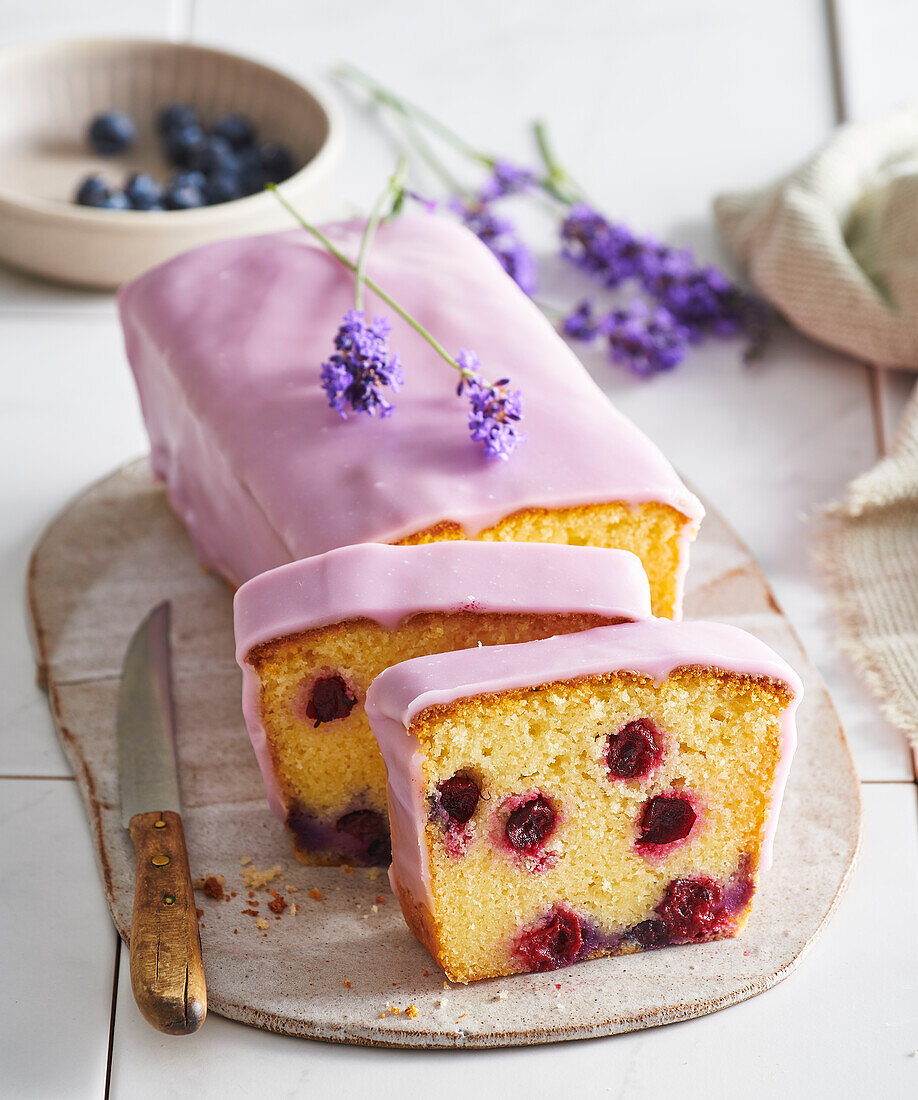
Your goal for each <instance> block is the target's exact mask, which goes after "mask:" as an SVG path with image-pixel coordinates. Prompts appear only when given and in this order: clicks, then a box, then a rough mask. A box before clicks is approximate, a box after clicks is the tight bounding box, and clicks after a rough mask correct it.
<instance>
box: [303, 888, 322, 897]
mask: <svg viewBox="0 0 918 1100" xmlns="http://www.w3.org/2000/svg"><path fill="white" fill-rule="evenodd" d="M306 897H308V898H312V900H313V901H321V900H322V891H321V890H317V889H316V888H315V886H313V888H312V889H311V890H310V891H309V893H308V894H307V895H306Z"/></svg>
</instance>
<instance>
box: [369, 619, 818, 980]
mask: <svg viewBox="0 0 918 1100" xmlns="http://www.w3.org/2000/svg"><path fill="white" fill-rule="evenodd" d="M801 691H802V689H801V686H800V682H799V680H798V678H797V676H796V675H795V674H794V672H793V671H792V670H791V669H790V668H789V667H788V666H787V665H786V664H785V663H784V662H783V661H782V660H781V659H780V658H779V657H778V656H777V655H776V654H774V653H773V652H772V651H771V650H770V649H768V647H767V646H765V645H764V644H763V643H761V642H759V641H758V640H757V639H755V638H753V637H751V636H750V635H748V634H746V633H744V632H743V631H740V630H737V629H736V628H733V627H728V626H723V625H718V624H712V623H670V622H667V621H665V620H659V619H657V620H649V621H646V622H639V623H632V624H624V625H620V626H614V627H603V628H599V629H595V630H590V631H587V632H584V633H582V634H578V635H568V636H564V637H555V638H551V639H547V640H544V641H535V642H529V643H524V644H520V645H509V646H501V647H498V648H495V649H492V650H490V651H488V652H487V653H483V652H482V651H480V650H478V651H476V650H470V651H467V652H465V653H445V654H439V655H435V656H431V657H422V658H418V659H416V660H413V661H409V662H407V663H405V664H402V665H397V666H395V667H393V668H390V669H389V670H388V671H387V672H384V673H383V674H382V675H381V676H380V677H379V678H378V679H377V680H376V681H375V682H374V684H373V686H372V687H371V689H370V692H369V695H368V698H367V710H368V713H369V715H370V720H371V722H372V726H373V732H374V733H375V734H376V737H377V739H378V741H379V744H380V747H381V749H382V753H383V757H384V759H385V762H386V767H387V770H388V782H389V788H388V797H389V812H390V819H391V823H392V843H393V863H392V867H391V870H390V879H391V881H392V886H393V889H394V890H395V892H396V893H397V895H398V897H399V900H400V902H401V905H402V910H403V912H404V915H405V918H406V920H407V922H408V924H409V925H410V927H411V928H412V930H413V931H414V933H415V934H416V935H417V937H418V938H419V939H420V940H421V941H422V942H423V943H424V944H425V945H426V946H427V948H428V950H429V951H430V953H431V954H432V955H433V957H434V958H435V959H436V960H437V962H438V963H439V964H440V966H441V967H442V968H443V970H444V971H445V973H446V974H447V975H448V977H450V978H451V979H452V980H454V981H463V982H464V981H471V980H474V979H477V978H485V977H491V976H497V975H505V974H512V973H515V972H521V971H543V970H553V969H556V968H558V967H562V966H567V965H569V964H570V963H574V962H579V961H581V960H583V959H588V958H593V957H596V956H599V955H612V954H627V953H632V952H636V951H643V950H649V949H651V948H659V947H664V946H668V945H670V944H686V943H700V942H704V941H707V940H713V939H720V938H724V937H729V936H734V935H736V934H737V933H738V932H739V931H740V930H741V929H742V927H743V925H744V924H745V923H746V920H747V918H748V916H749V912H750V908H751V904H752V899H753V895H754V893H755V889H756V885H757V882H758V876H759V872H760V870H762V869H763V868H765V867H766V866H767V865H768V863H769V862H770V850H771V840H772V836H773V833H774V829H775V826H776V823H777V815H778V810H779V808H780V802H781V797H782V793H783V788H784V783H785V780H786V776H787V771H788V768H789V765H790V760H791V756H792V754H793V749H794V745H795V739H796V734H795V725H794V711H795V708H796V704H797V701H798V700H799V697H800V694H801Z"/></svg>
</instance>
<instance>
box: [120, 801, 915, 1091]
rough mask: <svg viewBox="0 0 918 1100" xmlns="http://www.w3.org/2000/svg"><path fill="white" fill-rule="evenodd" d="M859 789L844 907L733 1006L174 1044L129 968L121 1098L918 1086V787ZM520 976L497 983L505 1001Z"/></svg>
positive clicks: (222, 1028)
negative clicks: (852, 867) (433, 1041)
mask: <svg viewBox="0 0 918 1100" xmlns="http://www.w3.org/2000/svg"><path fill="white" fill-rule="evenodd" d="M864 795H865V804H866V835H865V848H864V853H863V857H862V860H861V863H860V866H859V867H858V868H857V869H856V871H855V876H854V880H853V882H852V885H851V887H850V890H849V893H848V894H847V895H846V897H845V898H844V899H843V900H842V903H841V907H840V909H839V911H838V913H837V915H836V916H835V918H834V919H833V920H832V922H831V923H830V924H829V926H828V928H827V929H826V931H825V932H824V933H823V935H822V937H821V939H820V940H818V941H817V942H816V944H815V945H814V947H813V948H812V950H811V952H810V954H809V956H808V957H806V958H805V959H804V960H803V962H802V963H801V965H800V968H799V970H798V971H797V972H796V973H795V974H793V975H791V976H790V977H789V978H788V979H786V980H785V981H784V982H783V983H782V984H781V985H779V986H777V987H776V988H774V989H773V990H771V991H769V992H768V993H765V994H763V995H762V996H760V997H757V998H754V999H753V1000H751V1001H746V1002H744V1003H743V1004H740V1005H737V1006H735V1007H734V1008H730V1009H726V1010H725V1011H723V1012H720V1013H717V1014H715V1015H713V1016H708V1017H703V1018H701V1019H698V1020H692V1021H689V1022H687V1023H684V1024H676V1025H673V1026H671V1027H664V1028H656V1029H653V1030H650V1031H644V1032H634V1033H632V1034H630V1035H621V1036H617V1037H613V1038H608V1039H592V1040H589V1041H586V1042H579V1043H561V1044H557V1045H553V1046H543V1047H527V1048H520V1049H516V1050H502V1051H494V1052H491V1053H488V1054H487V1055H483V1054H479V1055H478V1056H476V1055H475V1054H469V1053H465V1052H452V1053H446V1052H438V1053H436V1054H421V1053H418V1052H413V1051H388V1050H374V1049H369V1048H361V1047H344V1046H334V1045H324V1044H321V1043H312V1042H309V1041H308V1040H301V1039H290V1038H284V1037H280V1036H276V1035H269V1034H266V1033H260V1032H257V1031H254V1030H252V1029H249V1028H246V1027H243V1026H242V1025H240V1024H234V1023H231V1022H229V1021H227V1020H222V1019H220V1018H219V1017H215V1016H211V1017H210V1018H209V1019H208V1020H207V1022H206V1023H205V1025H204V1028H203V1029H202V1031H201V1032H199V1033H198V1034H197V1035H195V1036H193V1037H191V1038H189V1039H171V1040H165V1041H164V1040H163V1037H162V1036H160V1035H157V1034H156V1033H155V1032H154V1031H152V1030H151V1029H150V1028H149V1026H148V1025H147V1024H146V1023H145V1022H144V1021H143V1018H142V1017H141V1016H140V1014H139V1012H138V1011H137V1008H136V1006H135V1005H134V1003H133V1001H132V1000H131V992H130V985H129V982H128V980H127V967H126V965H122V967H121V983H120V987H119V994H118V1011H117V1016H116V1024H115V1042H114V1050H113V1061H112V1097H113V1098H114V1100H128V1098H130V1100H144V1098H147V1097H149V1098H151V1100H154V1098H156V1100H158V1098H160V1097H162V1096H163V1095H164V1094H168V1095H170V1096H175V1097H200V1096H220V1095H233V1096H278V1097H282V1096H290V1097H293V1096H301V1095H304V1094H307V1093H308V1094H309V1095H312V1096H328V1095H342V1096H373V1097H377V1098H379V1100H385V1098H388V1097H393V1098H399V1097H404V1096H436V1097H438V1098H440V1100H451V1098H454V1097H455V1098H456V1100H468V1098H469V1097H478V1096H481V1097H492V1096H493V1097H498V1096H570V1095H581V1094H582V1095H586V1096H603V1095H606V1094H607V1093H611V1094H613V1095H615V1096H617V1097H620V1098H621V1100H651V1098H655V1097H660V1096H681V1097H696V1096H697V1097H711V1098H714V1097H726V1096H734V1095H742V1096H744V1097H749V1098H751V1100H758V1098H762V1100H766V1098H767V1100H771V1098H772V1097H775V1096H783V1097H788V1098H790V1100H798V1098H799V1100H804V1098H809V1097H813V1096H867V1095H872V1096H890V1097H892V1096H906V1095H910V1094H911V1093H912V1092H913V1091H914V1089H915V1088H916V1087H918V1058H915V1057H912V1055H913V1053H914V1050H915V1047H916V1035H918V1008H916V1005H918V998H916V993H918V979H916V974H918V941H916V940H915V939H914V937H909V936H907V935H905V931H906V929H905V925H903V923H902V921H904V920H906V918H905V916H904V915H905V914H907V913H911V912H914V911H915V907H916V905H918V882H916V879H915V876H914V874H912V873H911V871H912V870H913V868H914V867H915V866H916V861H918V826H916V820H915V817H916V805H915V788H914V786H912V785H909V784H893V785H882V786H877V787H871V786H867V787H865V788H864ZM905 868H907V869H908V873H904V869H905ZM800 888H801V889H802V890H805V889H806V884H805V883H801V886H800ZM896 915H899V916H896ZM890 921H892V924H890ZM681 950H685V951H686V952H688V951H690V950H691V948H684V949H681ZM397 978H398V975H397V974H394V975H393V980H397ZM329 980H330V981H331V980H332V978H331V977H329ZM512 984H513V983H512V980H510V981H507V982H504V983H502V987H503V986H505V987H506V988H507V989H508V991H509V993H510V996H511V997H512V995H513V991H512ZM444 996H449V994H448V993H445V994H444ZM546 1011H550V1012H552V1013H553V1014H554V1013H555V1012H556V1010H555V1009H554V1006H553V1005H549V1006H547V1008H546Z"/></svg>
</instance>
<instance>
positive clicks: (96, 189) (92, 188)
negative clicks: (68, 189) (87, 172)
mask: <svg viewBox="0 0 918 1100" xmlns="http://www.w3.org/2000/svg"><path fill="white" fill-rule="evenodd" d="M111 193H112V192H111V188H110V187H109V186H108V184H107V183H106V182H105V180H104V179H103V178H102V176H87V177H86V179H84V180H83V182H82V183H81V184H80V186H79V187H78V188H77V193H76V201H77V202H78V203H79V205H80V206H104V205H105V201H106V199H107V198H108V197H109V196H110V195H111Z"/></svg>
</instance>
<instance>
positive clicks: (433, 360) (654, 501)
mask: <svg viewBox="0 0 918 1100" xmlns="http://www.w3.org/2000/svg"><path fill="white" fill-rule="evenodd" d="M325 229H326V232H327V234H328V236H329V237H330V238H331V239H332V240H333V241H334V243H335V244H336V245H337V246H338V247H339V248H340V249H341V250H343V252H344V253H346V254H347V255H348V256H350V257H351V258H354V257H356V255H357V252H358V249H359V243H360V239H361V236H362V234H363V230H364V223H363V222H362V221H350V222H344V223H338V224H334V225H330V226H327V227H325ZM368 273H369V275H370V277H371V278H373V279H375V280H376V281H377V282H378V283H379V285H380V286H382V287H383V288H384V289H385V290H386V291H387V292H388V293H389V294H391V295H392V296H393V297H394V298H395V299H396V300H397V301H398V302H399V303H400V304H401V305H402V306H404V307H405V308H407V309H408V310H409V312H410V313H412V314H413V315H414V316H415V317H416V318H417V319H418V320H419V321H420V322H421V323H422V324H423V325H424V326H426V327H427V328H428V330H429V331H430V332H432V333H433V334H434V335H435V336H436V338H437V339H438V340H439V341H440V342H441V344H442V345H443V346H444V347H445V348H447V349H449V350H450V351H451V353H452V354H457V353H458V352H459V351H460V350H461V349H471V350H474V351H475V352H476V353H477V355H478V356H479V358H480V360H481V364H482V372H483V375H484V377H486V378H488V379H491V380H495V379H498V378H503V377H507V376H509V377H510V379H511V381H512V384H513V387H514V388H518V389H520V390H521V391H522V393H523V397H524V402H525V408H524V422H523V428H524V430H525V433H526V436H527V442H526V443H525V444H524V445H523V446H522V447H520V449H519V450H518V451H517V452H516V453H515V454H514V455H513V456H512V458H511V459H510V460H509V461H508V462H500V461H493V460H491V461H489V460H488V459H487V458H486V457H485V456H484V455H483V453H482V451H481V449H480V447H478V446H476V445H474V444H473V443H472V442H471V441H470V440H469V435H468V425H467V416H466V414H467V407H466V405H465V401H464V399H460V398H458V397H457V396H456V378H455V375H454V372H453V371H452V370H451V369H450V368H449V367H448V366H446V365H445V364H444V363H443V362H442V360H441V359H440V358H439V357H438V356H437V355H436V353H435V352H433V351H432V350H431V348H430V347H429V345H428V344H427V343H425V342H424V341H423V340H422V338H421V337H420V336H418V334H417V333H416V332H415V331H414V330H413V329H412V328H411V327H410V326H409V325H408V324H407V323H406V322H405V321H403V320H402V319H401V318H400V317H398V316H396V315H395V314H394V313H393V311H392V310H391V309H389V308H388V307H387V306H386V305H385V304H384V303H383V302H381V301H380V300H378V299H377V298H375V297H374V295H373V294H370V293H368V299H369V300H368V303H367V311H368V313H369V314H370V315H386V316H387V317H388V319H389V320H390V321H391V323H392V335H391V339H390V346H391V347H392V349H393V350H394V351H396V352H398V354H399V356H400V358H401V361H402V364H403V365H404V370H405V385H404V388H403V389H402V390H401V391H400V392H399V393H398V394H397V395H396V396H395V397H394V401H395V405H396V409H395V412H394V414H393V415H392V416H391V417H390V418H388V419H385V420H379V419H373V418H370V417H367V416H351V417H350V418H349V419H347V420H341V419H340V418H339V416H338V415H337V414H336V412H335V411H334V410H333V409H330V408H329V407H328V401H327V398H326V395H325V394H324V392H323V391H322V389H321V386H320V382H319V375H320V368H321V365H322V363H323V362H324V361H325V360H327V359H328V358H329V355H330V354H331V352H332V351H333V339H334V336H335V333H336V331H337V328H338V326H339V324H340V323H341V318H342V316H343V314H344V313H345V312H346V311H347V310H349V309H351V308H352V307H353V305H354V280H353V276H352V275H351V274H350V272H348V271H347V270H345V269H344V268H343V267H341V266H340V265H339V264H338V263H337V262H336V261H335V260H334V259H332V258H331V257H330V256H329V255H328V253H327V252H325V251H324V249H323V248H322V247H321V246H319V245H318V244H317V243H316V242H315V241H314V240H313V239H312V238H311V237H310V236H309V235H308V234H307V233H306V232H305V231H304V230H301V229H294V230H292V231H291V232H289V233H280V234H276V235H271V236H263V237H246V238H242V239H239V240H228V241H219V242H216V243H213V244H208V245H205V246H203V247H200V248H197V249H194V250H193V251H191V252H188V253H185V254H184V255H181V256H178V257H177V258H175V259H173V260H170V261H169V262H168V263H166V264H164V265H162V266H161V267H158V268H155V269H154V270H152V271H149V272H147V273H145V274H144V275H142V276H140V278H139V279H137V280H135V281H134V282H132V283H130V284H129V285H127V286H126V287H124V288H123V289H122V290H121V292H120V293H119V295H118V304H119V309H120V314H121V322H122V325H123V328H124V336H125V343H126V348H127V354H128V358H129V360H130V363H131V367H132V369H133V372H134V375H135V379H136V382H137V387H138V390H139V393H140V400H141V406H142V409H143V415H144V419H145V421H146V425H147V430H148V433H149V436H150V442H151V451H152V464H153V470H154V472H155V474H156V476H157V477H159V478H162V479H163V480H164V481H165V483H166V486H167V489H168V493H169V499H170V502H171V504H172V507H173V508H174V509H175V511H176V513H177V514H178V515H179V517H180V518H181V519H182V520H183V521H184V523H185V524H186V526H187V527H188V531H189V533H190V535H191V537H192V539H193V541H194V543H195V546H196V548H197V551H198V555H199V557H200V559H201V561H202V562H203V564H204V565H206V566H207V567H208V568H210V569H213V570H215V571H217V572H219V573H221V574H223V575H224V576H225V577H226V578H227V579H228V580H229V581H230V582H231V583H232V584H233V585H236V586H238V585H240V584H241V583H242V582H243V581H245V580H248V579H249V578H250V577H253V576H255V575H256V574H258V573H262V572H264V571H265V570H268V569H272V568H274V567H276V566H278V565H282V564H284V563H285V562H289V561H294V560H296V559H298V558H306V557H311V556H313V555H316V554H321V553H324V552H326V551H328V550H331V549H334V548H335V547H340V546H347V545H351V544H353V543H359V542H383V543H417V542H429V541H433V540H442V539H480V540H488V541H508V540H511V541H522V542H558V543H571V544H587V545H592V546H605V547H619V548H623V549H626V550H631V551H633V552H634V553H635V554H637V555H638V557H640V558H641V560H642V562H643V563H644V567H645V569H646V571H647V575H648V577H649V578H650V587H651V592H652V596H653V606H654V611H655V614H658V615H666V616H672V615H674V614H678V610H679V605H680V595H681V584H682V577H683V575H684V572H685V569H686V566H687V562H688V545H689V543H690V541H691V539H692V538H693V537H694V534H695V532H696V530H697V527H698V524H699V522H700V520H701V517H702V515H703V509H702V507H701V505H700V504H699V502H698V500H697V499H696V498H695V497H694V496H693V495H692V494H691V493H690V492H689V491H688V490H687V489H686V488H685V486H684V485H683V484H682V483H681V482H680V480H679V478H678V477H677V476H676V474H675V472H674V471H673V469H672V467H671V466H670V464H669V463H668V462H667V461H666V459H665V458H664V457H663V455H662V454H661V453H660V451H659V450H658V449H657V447H656V446H654V444H653V443H651V442H650V440H649V439H647V438H646V436H644V435H643V434H642V433H641V432H640V431H639V430H638V429H637V428H636V427H635V426H634V425H633V424H632V423H630V422H629V421H628V420H627V419H626V418H625V417H624V416H622V415H621V413H619V412H617V411H616V410H615V409H614V408H613V407H612V405H611V404H610V403H609V402H608V400H607V399H606V398H605V397H604V395H603V394H602V393H601V392H600V390H599V389H598V388H597V386H596V385H595V383H594V382H593V381H592V380H591V379H590V377H589V375H588V374H587V372H586V371H585V370H584V368H583V367H582V366H581V364H580V363H579V362H578V360H577V359H576V358H575V356H574V354H573V353H572V352H571V350H570V349H569V348H568V347H567V345H566V344H565V343H564V341H563V340H562V339H561V337H560V336H559V335H558V334H557V333H556V332H555V330H554V329H553V328H552V326H551V324H549V322H548V321H547V320H546V319H545V317H544V316H543V315H542V314H541V313H540V312H539V310H538V309H537V308H536V306H535V305H533V303H532V302H531V301H530V300H529V299H528V298H527V297H526V295H525V294H523V292H522V291H521V290H520V289H519V288H518V287H517V286H516V284H515V283H514V282H513V281H512V280H511V279H510V278H509V277H508V276H507V275H506V273H505V272H504V271H503V269H502V268H501V266H500V264H499V263H498V261H497V260H496V259H495V258H494V256H493V255H492V254H491V252H490V251H489V250H488V248H487V247H486V246H485V245H484V244H482V243H481V241H479V240H478V239H477V237H475V236H474V235H473V234H472V233H470V232H469V231H468V230H467V229H465V228H463V227H462V226H459V225H457V224H454V223H452V222H450V221H449V220H447V219H445V218H440V217H435V216H430V215H422V214H417V215H412V214H402V215H399V216H398V217H397V218H394V219H391V220H390V221H388V222H387V223H386V224H384V225H382V226H381V227H380V229H379V232H378V234H377V236H376V238H375V240H374V243H373V248H372V250H371V253H370V257H369V267H368Z"/></svg>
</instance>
